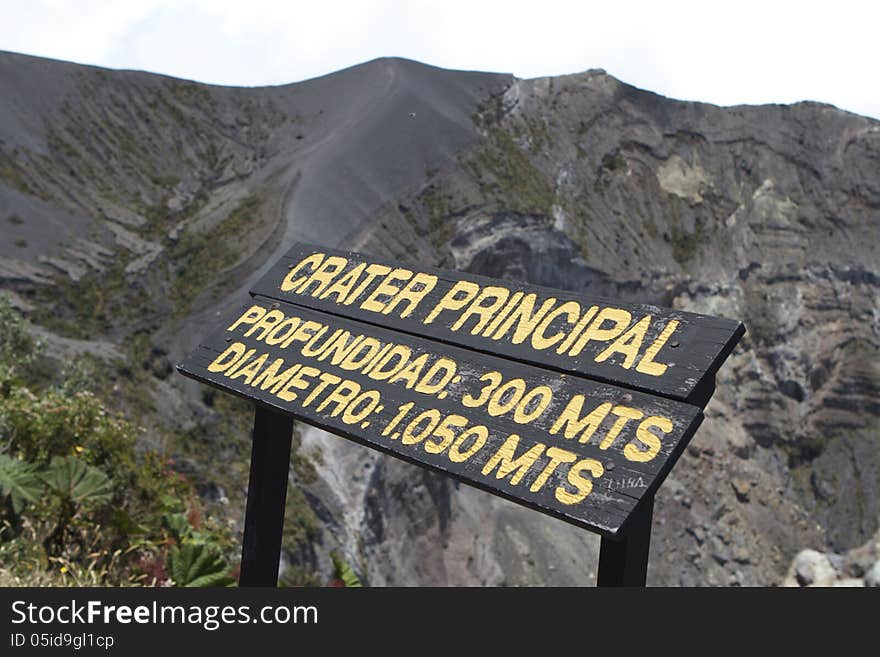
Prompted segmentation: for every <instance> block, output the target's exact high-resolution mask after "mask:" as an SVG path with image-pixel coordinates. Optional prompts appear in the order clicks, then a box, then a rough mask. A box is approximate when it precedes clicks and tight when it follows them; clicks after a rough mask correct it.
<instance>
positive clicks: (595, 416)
mask: <svg viewBox="0 0 880 657" xmlns="http://www.w3.org/2000/svg"><path fill="white" fill-rule="evenodd" d="M611 406H612V404H611V402H605V403H603V404H599V405H598V406H597V407H596V408H594V409H593V410H592V411H590V413H588V414H587V415H586V416H585V417H581V416H580V415H581V411H582V410H583V408H584V396H583V395H575V396H574V397H572V398H571V400H569V402H568V405H567V406H566V407H565V410H564V411H562V413H560V414H559V417H558V418H556V422H554V423H553V426H552V427H550V433H551V434H554V435H555V434H556V433H558V432H559V430H560V429H562V428H563V427H564V428H565V429H564V435H565V437H566V438H568V439H571V438H574V437H575V436H576V435H578V434H579V433H580V434H581V437H580V438H579V439H578V442H582V443H585V442H587V441H588V440H589V439H590V438H592V437H593V434H594V433H596V429H598V428H599V425H601V424H602V421H603V420H604V419H605V418H606V417H607V415H608V413H609V412H610V411H611Z"/></svg>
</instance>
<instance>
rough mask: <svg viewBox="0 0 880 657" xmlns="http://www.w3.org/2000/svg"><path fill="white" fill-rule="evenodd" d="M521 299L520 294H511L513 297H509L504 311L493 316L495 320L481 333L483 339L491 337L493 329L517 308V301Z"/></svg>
mask: <svg viewBox="0 0 880 657" xmlns="http://www.w3.org/2000/svg"><path fill="white" fill-rule="evenodd" d="M522 298H523V293H522V292H514V293H513V296H512V297H510V299H509V300H508V302H507V305H506V306H505V307H504V309H503V310H502V311H501V312H500V313H498V314H497V315H496V316H495V319H493V320H492V323H491V324H489V326H487V327H486V330H485V331H483V337H484V338H488V337H489V336H490V335H492V333H493V332H494V331H495V329H497V328H498V326H499V325H500V324H501V322H503V321H504V319H505V318H506V317H507V316H508V315H509V314H510V311H511V310H513V309H514V308H515V307H516V306H517V304H518V303H519V300H520V299H522Z"/></svg>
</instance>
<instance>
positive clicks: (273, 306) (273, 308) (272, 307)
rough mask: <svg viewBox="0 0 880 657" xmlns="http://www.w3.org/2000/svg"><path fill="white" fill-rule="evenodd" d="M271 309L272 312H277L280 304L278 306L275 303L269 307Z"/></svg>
mask: <svg viewBox="0 0 880 657" xmlns="http://www.w3.org/2000/svg"><path fill="white" fill-rule="evenodd" d="M269 307H270V308H271V309H272V310H275V309H276V308H278V304H277V303H273V304H272V305H271V306H269Z"/></svg>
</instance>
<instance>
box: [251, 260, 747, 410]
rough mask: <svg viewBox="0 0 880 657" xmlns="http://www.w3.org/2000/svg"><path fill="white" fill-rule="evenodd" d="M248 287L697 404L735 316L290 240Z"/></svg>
mask: <svg viewBox="0 0 880 657" xmlns="http://www.w3.org/2000/svg"><path fill="white" fill-rule="evenodd" d="M252 294H256V295H260V296H264V297H268V298H272V299H278V300H280V301H286V302H288V303H292V304H295V305H298V306H304V307H307V308H313V309H315V310H322V311H325V312H328V313H333V314H336V315H341V316H344V317H350V318H352V319H357V320H360V321H364V322H369V323H371V324H378V325H382V326H387V327H389V328H392V329H394V330H397V331H405V332H407V333H411V334H413V335H420V336H425V337H429V338H432V339H435V340H439V341H441V342H444V343H447V344H456V345H460V346H463V347H466V348H470V349H475V350H478V351H482V352H485V353H489V354H495V355H499V356H504V357H506V358H512V359H515V360H518V361H522V362H526V363H532V364H536V365H539V366H541V367H545V368H551V369H554V370H557V371H561V372H569V373H572V374H577V375H580V376H584V377H587V378H590V379H594V380H598V381H604V382H609V383H613V384H616V385H620V386H625V387H628V388H634V389H636V390H642V391H645V392H650V393H652V394H657V395H661V396H664V397H668V398H670V399H676V400H681V401H687V402H689V403H692V404H696V405H699V406H704V405H705V404H706V402H707V401H708V400H709V397H710V396H711V393H712V390H713V389H714V379H715V372H716V371H717V370H718V368H719V367H720V365H721V364H722V363H723V362H724V360H725V359H726V358H727V356H728V355H729V354H730V352H731V351H732V350H733V348H734V346H736V343H737V342H738V341H739V339H740V338H741V337H742V335H743V333H745V328H744V327H743V325H742V323H741V322H738V321H733V320H728V319H721V318H717V317H708V316H705V315H697V314H693V313H688V312H682V311H679V310H672V309H668V308H659V307H657V306H651V305H644V304H625V303H619V302H616V301H613V300H609V299H605V298H601V297H590V296H586V295H581V294H575V293H569V292H563V291H560V290H554V289H550V288H544V287H538V286H534V285H522V284H516V283H510V282H507V281H502V280H498V279H493V278H486V277H484V276H477V275H475V274H468V273H463V272H455V271H447V270H441V269H435V268H431V267H422V268H419V269H408V268H406V267H403V266H400V265H397V264H394V263H389V262H385V261H381V260H378V259H376V258H372V257H370V256H366V255H362V254H358V253H352V252H343V251H334V250H331V249H326V248H323V247H317V246H310V245H307V244H295V245H294V246H293V248H291V249H290V251H289V252H288V253H287V255H286V256H284V257H283V258H281V259H280V260H279V261H278V262H277V263H276V264H275V265H274V266H273V267H272V269H270V270H269V272H268V273H267V274H266V275H265V276H264V277H263V278H262V279H261V280H260V281H259V282H258V283H257V284H256V286H255V287H254V289H253V290H252Z"/></svg>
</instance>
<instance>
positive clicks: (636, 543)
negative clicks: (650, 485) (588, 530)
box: [596, 495, 654, 586]
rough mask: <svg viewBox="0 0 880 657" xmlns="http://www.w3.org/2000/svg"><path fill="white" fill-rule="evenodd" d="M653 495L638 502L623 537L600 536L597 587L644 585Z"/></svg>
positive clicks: (649, 542)
mask: <svg viewBox="0 0 880 657" xmlns="http://www.w3.org/2000/svg"><path fill="white" fill-rule="evenodd" d="M653 516H654V496H653V495H651V496H649V497H646V498H645V499H643V500H642V501H641V503H640V504H639V505H638V506H637V507H636V509H635V511H633V514H632V515H631V516H630V518H629V522H628V523H627V525H626V534H625V535H624V537H623V539H622V540H617V541H614V540H611V539H610V538H602V545H601V547H600V548H599V573H598V575H597V576H596V585H597V586H644V585H645V580H646V578H647V575H648V552H649V548H650V547H651V522H652V520H653Z"/></svg>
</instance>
